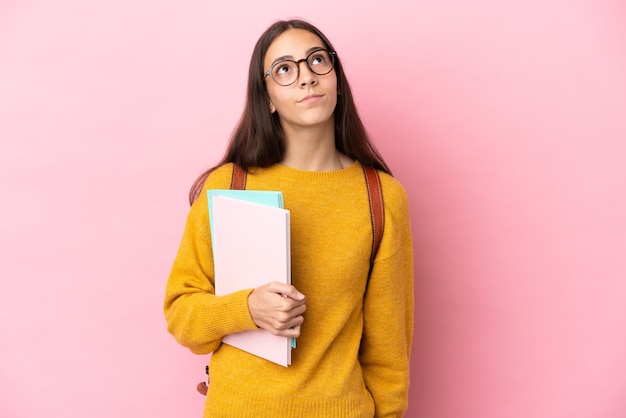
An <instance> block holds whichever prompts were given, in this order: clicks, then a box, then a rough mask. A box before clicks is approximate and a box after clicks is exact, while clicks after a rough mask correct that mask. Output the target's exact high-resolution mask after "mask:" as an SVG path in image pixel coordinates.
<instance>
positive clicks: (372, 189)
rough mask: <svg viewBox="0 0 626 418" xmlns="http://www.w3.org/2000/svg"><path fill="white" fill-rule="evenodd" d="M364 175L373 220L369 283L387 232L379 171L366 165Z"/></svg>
mask: <svg viewBox="0 0 626 418" xmlns="http://www.w3.org/2000/svg"><path fill="white" fill-rule="evenodd" d="M363 174H364V175H365V183H366V184H367V196H368V198H369V202H370V215H371V218H372V253H371V256H370V270H369V273H368V275H367V281H368V283H369V278H370V276H371V275H372V269H373V268H374V258H376V254H377V253H378V247H380V242H381V241H382V240H383V232H384V230H385V204H384V202H383V190H382V187H381V184H380V177H379V176H378V171H376V169H375V168H374V167H371V166H366V165H364V166H363ZM366 289H367V288H366Z"/></svg>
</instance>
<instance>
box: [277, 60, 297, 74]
mask: <svg viewBox="0 0 626 418" xmlns="http://www.w3.org/2000/svg"><path fill="white" fill-rule="evenodd" d="M291 71H293V69H292V68H291V65H289V63H287V62H279V63H277V64H276V65H274V75H280V76H284V75H287V74H289V73H290V72H291Z"/></svg>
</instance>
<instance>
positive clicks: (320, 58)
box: [309, 51, 328, 65]
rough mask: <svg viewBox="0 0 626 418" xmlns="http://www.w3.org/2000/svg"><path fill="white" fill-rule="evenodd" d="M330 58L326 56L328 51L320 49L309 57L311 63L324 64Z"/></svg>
mask: <svg viewBox="0 0 626 418" xmlns="http://www.w3.org/2000/svg"><path fill="white" fill-rule="evenodd" d="M327 60H328V58H327V57H326V53H324V52H322V51H320V52H318V53H316V54H314V55H312V56H311V57H310V58H309V63H310V64H311V65H322V64H324V63H325V62H326V61H327Z"/></svg>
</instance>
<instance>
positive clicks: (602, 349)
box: [0, 0, 626, 418]
mask: <svg viewBox="0 0 626 418" xmlns="http://www.w3.org/2000/svg"><path fill="white" fill-rule="evenodd" d="M215 3H216V2H209V1H197V0H188V1H180V2H167V1H160V0H157V1H154V0H152V1H148V0H134V1H127V0H123V1H122V0H113V1H107V2H85V1H81V0H59V1H55V2H45V1H41V0H39V1H38V0H30V1H29V0H20V1H18V0H13V1H11V0H9V1H7V0H4V1H2V2H1V3H0V186H1V188H0V190H1V195H0V280H1V283H2V290H1V292H0V416H1V417H3V418H4V417H7V418H26V417H28V418H30V417H42V416H50V417H64V418H73V417H77V418H78V417H81V418H83V417H91V418H104V417H106V418H110V417H116V416H120V417H121V416H128V417H131V416H145V417H178V416H187V417H194V416H195V417H199V416H201V410H202V403H203V400H204V399H203V398H202V397H201V396H200V395H198V394H197V393H196V392H195V385H196V383H197V382H198V381H200V380H202V379H203V378H204V373H203V366H204V364H205V362H206V357H199V356H194V355H192V354H191V353H190V352H189V351H187V350H186V349H185V348H183V347H181V346H179V345H177V344H176V343H175V341H174V339H173V338H172V337H171V336H170V335H169V334H167V332H166V329H165V320H164V318H163V314H162V307H161V306H162V299H163V293H164V286H165V281H166V279H167V275H168V273H169V269H170V266H171V263H172V261H173V258H174V255H175V251H176V249H177V246H178V242H179V239H180V236H181V233H182V228H183V225H184V220H185V217H186V213H187V210H188V205H187V203H186V196H187V190H188V187H189V185H190V183H191V182H192V180H193V179H194V178H195V176H196V175H197V174H198V173H199V171H201V170H202V169H203V168H205V167H207V166H209V165H211V164H213V163H214V162H216V161H217V159H218V158H219V157H220V156H221V155H222V152H223V150H224V147H225V144H226V141H227V138H228V136H229V134H230V133H231V130H232V129H233V126H234V124H235V122H236V121H237V119H238V118H239V115H240V111H241V109H242V104H243V100H244V91H245V78H246V72H247V65H248V59H249V55H250V53H251V51H252V47H253V44H254V42H255V41H256V39H257V38H258V36H259V35H260V33H261V32H262V31H263V30H264V29H265V28H266V27H267V26H268V25H269V24H270V23H271V22H273V21H274V20H275V19H277V18H288V17H293V16H301V17H305V18H307V19H309V20H311V21H312V22H313V23H315V24H317V25H318V26H319V27H320V28H321V29H322V30H323V31H325V32H326V34H327V35H328V36H329V37H330V39H331V40H333V42H334V43H335V46H336V48H337V50H338V52H339V55H340V57H341V59H342V60H343V63H344V65H345V68H346V71H347V74H348V77H349V79H350V80H351V83H352V87H353V89H354V92H355V95H356V99H357V101H358V105H359V108H360V109H361V113H362V116H363V118H364V120H365V122H366V124H367V126H368V128H369V130H370V132H371V133H372V136H373V137H374V139H375V142H376V144H377V146H378V147H379V148H380V150H381V151H382V153H383V154H384V155H385V156H386V158H387V161H388V163H389V164H390V165H391V167H392V168H393V169H394V172H395V174H396V177H397V178H399V179H400V180H401V181H402V182H403V183H404V185H405V186H406V188H407V191H408V193H409V196H410V201H411V205H412V206H411V214H412V226H413V234H414V240H415V261H416V270H415V273H416V285H415V298H416V312H415V319H416V323H415V343H414V347H413V363H412V364H413V365H412V373H411V376H412V385H411V393H410V395H411V400H410V409H409V413H408V414H407V416H408V417H428V418H459V417H463V418H528V417H541V418H543V417H546V418H559V417H563V418H590V417H593V418H617V417H624V416H626V392H625V388H626V198H625V197H624V196H625V192H626V174H625V173H626V170H625V169H624V167H623V165H624V162H625V160H626V145H625V139H626V77H625V76H624V75H625V74H626V46H625V44H626V6H625V3H624V2H623V1H621V0H614V1H610V0H603V1H598V0H568V1H566V0H561V1H559V0H530V1H528V0H526V1H521V0H519V1H518V0H509V1H500V2H498V1H487V0H474V1H471V2H469V1H463V0H445V1H434V0H431V1H421V0H415V1H412V2H408V1H407V2H400V1H386V2H378V1H376V2H374V1H363V0H349V1H344V2H337V1H336V0H333V1H326V0H323V1H316V2H306V3H307V4H305V5H300V4H301V3H304V2H294V1H291V0H290V1H285V0H275V1H271V2H251V1H250V2H249V1H245V2H240V1H228V2H219V5H215Z"/></svg>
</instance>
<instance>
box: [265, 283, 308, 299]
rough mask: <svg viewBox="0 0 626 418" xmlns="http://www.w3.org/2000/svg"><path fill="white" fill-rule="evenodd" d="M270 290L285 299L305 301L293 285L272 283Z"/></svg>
mask: <svg viewBox="0 0 626 418" xmlns="http://www.w3.org/2000/svg"><path fill="white" fill-rule="evenodd" d="M270 290H271V291H273V292H275V293H279V294H281V295H282V296H283V297H288V298H291V299H293V300H298V301H302V300H305V296H304V295H303V294H302V293H300V292H298V290H297V289H296V288H295V287H293V286H292V285H289V284H286V283H279V282H272V283H271V284H270Z"/></svg>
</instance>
